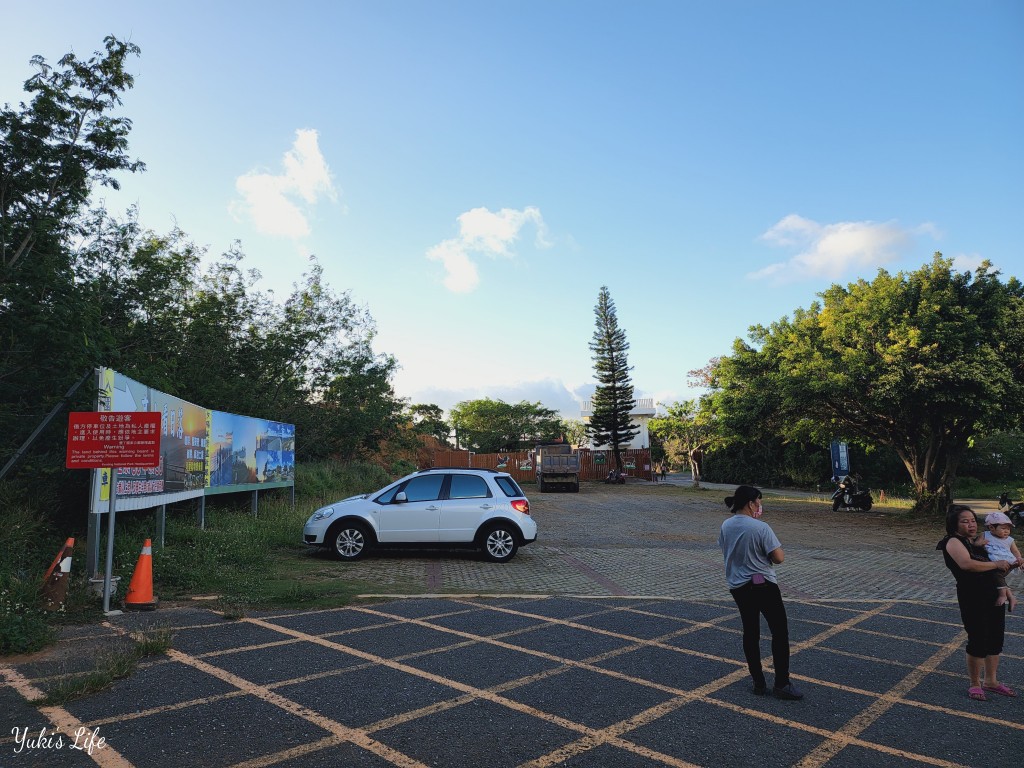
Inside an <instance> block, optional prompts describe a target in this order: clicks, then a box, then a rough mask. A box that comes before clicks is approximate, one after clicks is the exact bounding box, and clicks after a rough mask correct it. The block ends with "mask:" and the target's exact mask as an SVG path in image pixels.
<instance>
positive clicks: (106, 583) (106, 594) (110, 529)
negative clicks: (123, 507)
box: [103, 483, 117, 613]
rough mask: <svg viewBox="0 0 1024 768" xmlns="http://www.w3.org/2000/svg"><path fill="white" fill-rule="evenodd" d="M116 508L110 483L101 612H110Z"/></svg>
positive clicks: (113, 487)
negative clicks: (105, 563)
mask: <svg viewBox="0 0 1024 768" xmlns="http://www.w3.org/2000/svg"><path fill="white" fill-rule="evenodd" d="M116 510H117V483H111V484H110V512H109V515H110V520H109V521H108V522H107V566H106V570H105V571H104V572H103V612H104V613H110V577H111V573H112V571H113V570H114V515H115V512H116Z"/></svg>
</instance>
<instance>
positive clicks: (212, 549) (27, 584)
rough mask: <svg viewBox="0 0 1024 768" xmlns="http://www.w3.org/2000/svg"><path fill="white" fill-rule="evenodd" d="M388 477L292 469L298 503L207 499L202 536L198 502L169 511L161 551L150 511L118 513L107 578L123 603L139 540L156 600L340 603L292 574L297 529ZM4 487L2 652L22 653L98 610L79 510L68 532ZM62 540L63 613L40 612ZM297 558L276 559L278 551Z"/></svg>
mask: <svg viewBox="0 0 1024 768" xmlns="http://www.w3.org/2000/svg"><path fill="white" fill-rule="evenodd" d="M392 479H393V477H392V476H391V475H389V474H388V473H387V472H385V470H383V469H381V468H380V467H378V466H376V465H374V464H369V463H349V464H341V463H337V462H318V463H314V464H300V465H298V466H297V467H296V482H295V488H296V502H295V506H294V508H293V507H292V504H291V494H290V492H289V491H288V490H287V489H280V490H271V491H264V492H261V494H260V501H259V513H258V515H256V516H253V514H252V512H251V510H250V501H249V495H248V494H224V495H222V496H212V497H210V498H208V499H207V503H206V515H205V523H206V528H205V530H201V529H200V528H199V526H198V522H197V518H196V513H195V508H196V503H195V502H187V503H182V504H179V505H175V506H172V507H169V508H168V513H167V528H166V537H165V541H166V546H165V547H164V548H163V549H160V548H159V547H158V542H157V523H156V517H155V511H153V510H143V511H139V512H119V513H118V515H117V534H116V537H115V540H114V545H115V546H114V561H113V568H112V570H113V575H115V576H120V577H121V587H120V590H119V594H118V595H117V596H115V600H114V603H117V602H118V600H119V599H120V598H121V597H123V595H124V593H125V591H126V589H127V585H128V582H129V580H130V578H131V575H132V572H133V571H134V569H135V566H136V563H137V562H138V558H139V554H140V552H141V549H142V544H143V542H144V540H145V539H147V538H148V539H152V540H153V544H154V557H153V582H154V589H155V591H156V592H157V595H158V597H160V599H161V600H169V599H170V600H173V599H175V598H185V597H189V596H191V595H195V594H217V595H220V596H221V597H222V600H224V601H225V602H226V603H228V604H232V605H237V606H249V605H284V604H302V603H304V602H308V601H310V600H317V599H335V598H336V599H339V600H341V599H344V598H345V595H346V591H345V587H344V585H333V586H331V585H329V586H326V587H325V586H324V585H322V584H321V585H316V584H310V585H305V584H303V582H302V581H301V579H300V578H298V577H297V576H296V575H294V574H293V573H292V572H291V571H290V568H291V567H292V566H295V565H296V564H297V565H298V566H301V565H302V564H303V561H302V560H301V559H300V558H302V557H305V555H306V551H305V549H306V548H305V546H304V545H303V544H302V526H303V524H304V522H305V521H306V519H307V518H308V517H309V515H310V514H311V513H312V512H313V510H315V509H316V508H317V507H320V506H323V505H325V504H327V503H330V502H331V501H336V500H338V499H342V498H345V497H347V496H352V495H355V494H358V493H367V492H369V491H372V490H375V489H377V488H379V487H381V486H382V485H385V484H386V483H388V482H389V481H390V480H392ZM7 491H9V487H5V486H4V485H3V484H0V509H2V512H0V655H8V654H13V653H27V652H31V651H34V650H38V649H39V648H41V647H43V646H45V645H46V644H48V643H49V642H51V641H52V639H53V625H54V624H55V623H58V622H68V621H91V620H94V619H96V618H98V617H99V616H100V615H101V614H100V606H99V601H98V600H97V598H96V597H95V596H94V595H93V594H92V593H91V592H90V591H89V589H88V576H87V575H86V574H85V573H84V572H83V570H84V569H83V564H84V562H85V555H86V540H85V523H86V521H85V520H84V514H83V516H82V517H83V519H82V520H81V522H80V525H81V528H80V529H79V530H68V529H65V528H63V527H61V526H60V524H59V523H57V522H56V521H54V520H53V519H51V517H49V516H48V514H47V508H48V502H47V501H46V500H45V499H41V498H34V499H33V498H32V497H30V496H28V495H26V494H18V493H14V492H10V493H8V492H7ZM106 517H107V516H106V515H103V516H102V522H103V533H102V535H101V539H100V549H99V551H100V553H101V560H102V558H103V554H104V553H105V552H106V542H105V537H106V536H105V534H106ZM68 536H74V537H75V538H76V545H75V550H74V558H73V563H72V582H71V588H70V590H69V595H68V599H67V601H66V602H65V607H64V609H62V610H61V611H59V612H56V613H52V614H51V613H47V612H46V611H44V610H43V608H42V602H41V599H40V595H39V589H40V586H41V584H42V578H43V574H44V573H45V571H46V568H47V567H48V566H49V564H50V563H51V562H52V560H53V558H54V556H55V555H56V554H57V552H58V551H59V549H60V547H61V545H63V543H64V540H65V539H66V538H67V537H68ZM289 552H290V553H291V557H292V558H293V561H292V562H290V563H282V558H281V554H282V553H286V554H287V553H289Z"/></svg>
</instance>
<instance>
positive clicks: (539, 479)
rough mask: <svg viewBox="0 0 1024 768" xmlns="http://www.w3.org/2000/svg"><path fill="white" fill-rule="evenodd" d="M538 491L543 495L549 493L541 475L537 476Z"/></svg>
mask: <svg viewBox="0 0 1024 768" xmlns="http://www.w3.org/2000/svg"><path fill="white" fill-rule="evenodd" d="M537 490H538V491H540V492H541V493H547V491H546V490H545V489H544V478H543V477H541V476H540V475H537Z"/></svg>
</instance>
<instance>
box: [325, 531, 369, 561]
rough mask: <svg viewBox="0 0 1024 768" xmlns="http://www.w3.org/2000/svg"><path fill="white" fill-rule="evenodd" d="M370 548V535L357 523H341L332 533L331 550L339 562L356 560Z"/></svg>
mask: <svg viewBox="0 0 1024 768" xmlns="http://www.w3.org/2000/svg"><path fill="white" fill-rule="evenodd" d="M369 548H370V534H369V533H368V532H367V530H366V528H365V527H364V526H362V525H360V524H359V523H342V524H341V525H340V526H338V527H337V528H335V529H333V531H332V538H331V549H332V550H333V552H334V555H335V557H337V558H338V559H339V560H358V559H359V558H360V557H362V556H363V555H364V554H366V550H368V549H369Z"/></svg>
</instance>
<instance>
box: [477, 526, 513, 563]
mask: <svg viewBox="0 0 1024 768" xmlns="http://www.w3.org/2000/svg"><path fill="white" fill-rule="evenodd" d="M482 543H483V550H484V557H485V558H486V559H488V560H490V561H491V562H492V563H507V562H508V561H509V560H511V559H512V558H513V557H515V556H516V552H517V551H518V550H519V539H518V538H517V536H516V532H515V531H514V530H512V527H511V526H508V525H504V524H498V525H493V526H491V527H490V528H488V529H487V530H486V531H485V532H484V535H483V542H482Z"/></svg>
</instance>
